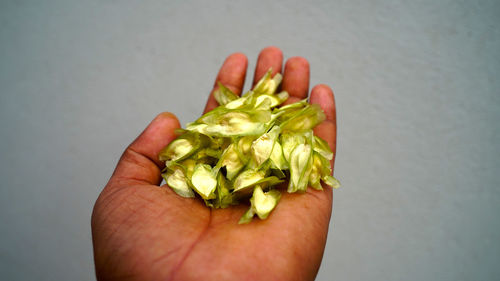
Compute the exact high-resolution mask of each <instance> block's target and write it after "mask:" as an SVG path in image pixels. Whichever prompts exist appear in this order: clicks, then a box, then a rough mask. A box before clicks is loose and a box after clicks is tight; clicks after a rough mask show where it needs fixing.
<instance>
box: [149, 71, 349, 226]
mask: <svg viewBox="0 0 500 281" xmlns="http://www.w3.org/2000/svg"><path fill="white" fill-rule="evenodd" d="M281 80H282V76H281V75H280V74H276V75H275V76H274V77H271V71H269V72H267V74H266V75H265V76H264V77H263V78H262V79H261V80H260V81H259V82H258V83H257V84H256V85H255V87H254V88H253V89H252V90H250V91H248V92H247V93H245V94H244V95H243V96H242V97H239V96H237V95H235V94H234V93H232V92H231V91H230V90H229V89H228V88H226V87H225V86H224V85H222V84H219V89H218V90H217V91H215V92H214V97H215V99H216V100H217V102H218V103H219V104H220V106H219V107H217V108H215V109H214V110H212V111H210V112H208V113H206V114H205V115H203V116H201V117H200V118H199V119H198V120H196V121H195V122H192V123H189V124H187V126H186V128H185V129H180V130H179V131H178V137H177V138H176V139H175V140H174V141H172V142H171V143H170V144H169V145H168V146H167V147H165V148H164V149H163V150H162V151H161V152H160V154H159V158H160V160H161V161H165V169H164V170H163V171H162V176H163V178H164V179H165V181H166V182H167V184H168V186H170V188H172V190H174V191H175V192H176V193H177V194H179V195H180V196H183V197H195V196H199V197H201V198H202V199H203V200H204V202H205V204H206V205H207V206H209V207H212V208H227V207H228V206H230V205H236V204H239V203H240V202H242V201H245V200H248V199H249V198H250V208H249V209H248V211H247V212H246V213H245V214H244V215H243V216H242V217H241V219H240V221H239V223H248V222H250V221H251V220H252V218H253V217H254V215H257V216H258V217H259V218H260V219H265V218H267V216H268V215H269V213H270V212H271V211H272V210H273V209H274V208H275V207H276V205H277V204H278V201H279V199H280V197H281V193H280V191H279V190H278V189H276V186H277V184H279V183H281V182H284V181H288V189H287V192H290V193H292V192H305V191H306V189H307V187H308V186H310V187H312V188H314V189H319V190H322V187H321V181H323V182H324V183H325V184H326V185H329V186H331V187H333V188H338V187H339V182H338V181H337V180H336V179H335V178H334V177H333V176H332V170H331V167H330V160H331V159H332V158H333V153H332V151H331V150H330V147H329V146H328V143H327V142H326V141H324V140H322V139H321V138H319V137H317V136H315V135H314V134H313V130H312V129H313V128H314V127H315V126H316V125H318V124H319V123H321V122H322V121H323V120H324V119H325V115H324V113H323V111H322V110H321V108H320V107H319V106H318V105H311V104H309V103H308V102H307V101H306V100H302V101H300V102H297V103H293V104H289V105H286V106H282V107H278V106H279V105H280V104H282V103H283V102H285V101H286V99H287V98H288V93H287V92H286V91H282V92H280V93H276V90H277V88H278V86H279V84H280V83H281Z"/></svg>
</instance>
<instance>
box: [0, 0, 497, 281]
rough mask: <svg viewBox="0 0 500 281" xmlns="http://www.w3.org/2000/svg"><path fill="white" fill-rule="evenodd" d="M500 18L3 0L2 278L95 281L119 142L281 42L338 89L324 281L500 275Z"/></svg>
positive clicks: (358, 4) (453, 4) (184, 107)
mask: <svg viewBox="0 0 500 281" xmlns="http://www.w3.org/2000/svg"><path fill="white" fill-rule="evenodd" d="M499 23H500V3H499V2H498V1H435V0H428V1H403V0H395V1H355V0H345V1H278V0H274V1H224V2H218V1H113V0H108V1H95V0H93V1H68V0H61V1H17V0H16V1H6V0H3V1H1V3H0V136H1V137H0V149H1V152H0V155H1V156H0V178H1V180H2V181H1V189H0V223H1V226H0V279H2V280H92V279H94V278H95V277H94V269H93V260H92V247H91V245H92V244H91V235H90V214H91V210H92V206H93V204H94V201H95V199H96V198H97V196H98V194H99V192H100V190H101V189H102V187H103V186H104V185H105V183H106V181H107V179H108V178H109V176H110V175H111V172H112V171H113V169H114V165H115V164H116V162H117V160H118V158H119V156H120V154H121V152H122V151H123V149H124V148H125V147H126V146H127V145H128V144H129V143H130V142H131V141H132V140H133V139H134V138H135V137H136V136H137V135H138V134H139V133H140V132H141V131H142V129H143V128H144V127H145V126H146V125H147V124H148V123H149V121H150V120H151V119H152V118H153V117H154V116H155V115H156V114H157V113H159V112H162V111H171V112H173V113H175V114H176V115H177V116H179V118H180V120H181V123H182V124H185V123H186V122H189V121H192V120H194V119H195V118H196V117H197V116H199V114H200V112H201V111H202V109H203V107H204V103H205V101H206V97H207V95H208V92H209V90H210V88H211V86H212V83H213V79H214V78H215V75H216V72H217V70H218V68H219V67H220V65H221V64H222V62H223V60H224V59H225V57H226V56H227V55H229V54H230V53H232V52H236V51H239V52H244V53H246V54H247V55H248V58H249V60H250V69H252V70H253V67H254V66H255V60H256V57H257V54H258V52H259V51H260V50H261V49H262V48H263V47H266V46H269V45H276V46H278V47H280V48H281V49H282V50H283V52H284V54H285V57H286V58H287V57H291V56H297V55H300V56H304V57H306V58H307V59H308V60H309V61H310V63H311V75H312V81H311V86H312V85H314V84H317V83H326V84H329V85H331V86H332V88H333V89H334V92H335V94H336V100H337V108H338V148H337V151H338V156H337V162H336V171H335V175H336V177H338V178H339V179H340V180H341V182H342V188H341V189H339V190H336V191H335V192H334V212H333V216H332V222H331V227H330V233H329V236H328V244H327V248H326V251H325V256H324V259H323V263H322V266H321V269H320V272H319V275H318V278H317V279H318V280H343V281H349V280H380V281H382V280H384V281H386V280H499V279H500V267H499V266H498V264H499V261H500V234H499V233H500V219H499V218H498V215H499V213H500V207H499V206H500V188H499V185H500V180H499V175H498V174H499V168H500V160H499V159H500V147H499V144H500V125H499V124H498V121H499V120H500V90H499V89H500V79H499V73H500V51H499V50H500V28H499ZM249 80H251V78H249V79H247V84H246V85H247V88H248V85H249ZM263 239H265V238H263ZM304 243H307V241H304Z"/></svg>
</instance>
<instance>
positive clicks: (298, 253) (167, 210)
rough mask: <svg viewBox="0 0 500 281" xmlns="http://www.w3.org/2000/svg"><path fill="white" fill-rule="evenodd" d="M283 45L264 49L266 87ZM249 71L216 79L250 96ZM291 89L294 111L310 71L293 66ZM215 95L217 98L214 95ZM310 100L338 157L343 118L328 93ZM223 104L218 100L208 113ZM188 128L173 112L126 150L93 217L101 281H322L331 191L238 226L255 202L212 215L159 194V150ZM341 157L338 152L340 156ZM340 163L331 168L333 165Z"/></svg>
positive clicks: (227, 70)
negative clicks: (338, 129) (319, 111)
mask: <svg viewBox="0 0 500 281" xmlns="http://www.w3.org/2000/svg"><path fill="white" fill-rule="evenodd" d="M282 61H283V55H282V53H281V51H280V50H279V49H278V48H275V47H268V48H265V49H264V50H262V51H261V53H260V55H259V58H258V61H257V65H256V69H255V75H254V80H253V81H254V83H255V82H257V81H258V80H259V79H260V78H261V77H262V76H263V75H264V74H265V73H266V71H267V70H268V69H269V68H270V67H272V69H273V75H274V74H275V73H277V72H280V71H281V68H282ZM246 70H247V58H246V57H245V55H243V54H239V53H236V54H232V55H230V56H229V57H228V58H227V59H226V61H225V62H224V64H223V65H222V67H221V69H220V71H219V74H218V75H217V78H216V83H215V87H214V90H215V89H217V82H221V83H222V84H223V85H225V86H227V87H228V88H229V89H231V90H232V91H233V92H234V93H237V94H241V92H242V88H243V84H244V80H245V76H246ZM282 89H283V90H286V91H288V93H289V94H290V98H289V99H288V100H287V102H286V104H289V103H293V102H297V101H299V100H302V99H304V98H306V97H307V96H308V89H309V64H308V62H307V60H305V59H304V58H301V57H293V58H290V59H288V61H287V63H286V65H285V68H284V74H283V84H282ZM212 92H213V91H212ZM310 102H311V103H316V104H319V105H320V106H321V108H322V109H323V111H324V112H325V115H326V120H325V121H323V123H321V124H319V125H318V126H317V127H316V128H315V129H314V133H315V134H316V135H318V136H320V137H321V138H323V139H324V140H326V141H327V142H328V143H329V144H330V148H331V149H332V151H333V152H335V142H336V119H335V103H334V98H333V93H332V91H331V89H330V88H329V87H328V86H325V85H317V86H316V87H314V88H313V89H312V90H311V94H310ZM217 105H218V104H217V102H216V101H215V99H214V98H213V95H212V94H210V97H209V99H208V102H207V105H206V107H205V112H207V111H210V110H212V109H214V108H215V107H216V106H217ZM179 127H180V125H179V122H178V121H177V119H176V117H175V116H174V115H173V114H171V113H162V114H160V115H158V116H157V117H156V118H155V119H154V120H153V121H152V122H151V123H150V124H149V126H148V127H147V128H146V129H145V130H144V132H142V134H141V135H140V136H139V137H138V138H137V139H136V140H135V141H134V142H133V143H132V144H131V145H130V146H129V147H128V148H127V149H126V150H125V152H124V153H123V155H122V157H121V159H120V161H119V163H118V165H117V167H116V169H115V171H114V173H113V175H112V177H111V179H110V180H109V182H108V184H107V185H106V187H105V188H104V189H103V191H102V193H101V194H100V196H99V198H98V199H97V202H96V204H95V206H94V211H93V214H92V238H93V245H94V258H95V266H96V275H97V279H98V280H313V279H314V278H315V276H316V274H317V271H318V269H319V266H320V263H321V259H322V256H323V251H324V248H325V243H326V238H327V233H328V225H329V221H330V215H331V208H332V190H331V188H329V187H328V186H325V188H324V190H323V191H317V190H314V189H312V188H308V190H307V192H306V193H304V194H289V193H287V192H283V193H282V198H281V200H280V203H279V204H278V205H277V206H276V208H275V209H274V210H273V212H272V213H271V215H270V216H269V217H268V218H267V219H266V220H259V219H254V220H253V221H252V222H251V223H249V224H246V225H240V224H238V220H239V219H240V217H241V215H242V214H243V213H244V212H245V211H246V210H247V209H248V206H246V205H240V206H231V207H229V208H226V209H210V208H207V207H206V206H205V204H204V203H203V202H202V201H201V200H198V199H196V198H193V199H191V198H183V197H180V196H179V195H177V194H175V192H173V191H172V190H171V189H170V188H167V187H166V185H165V186H162V187H160V186H159V185H160V184H161V181H162V178H161V170H162V168H163V163H162V162H160V161H159V160H158V153H159V152H160V150H161V149H162V148H163V147H165V146H166V145H167V144H168V143H170V142H171V141H172V140H173V139H174V138H175V134H174V130H175V129H177V128H179ZM334 156H335V154H334ZM333 161H334V159H333V160H332V162H331V164H332V166H333Z"/></svg>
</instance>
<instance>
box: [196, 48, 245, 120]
mask: <svg viewBox="0 0 500 281" xmlns="http://www.w3.org/2000/svg"><path fill="white" fill-rule="evenodd" d="M247 65H248V60H247V57H246V56H245V55H244V54H242V53H234V54H232V55H230V56H229V57H227V58H226V60H225V61H224V63H223V64H222V66H221V68H220V70H219V74H217V78H216V79H215V83H214V87H213V89H212V91H211V92H210V96H209V97H208V101H207V104H206V106H205V110H204V111H203V113H207V112H208V111H210V110H212V109H214V108H216V107H217V106H219V103H217V101H216V100H215V98H214V95H213V93H214V92H215V91H216V90H217V89H218V88H219V85H218V84H219V82H220V83H221V84H222V85H224V86H226V87H227V88H229V90H231V91H232V92H233V93H235V94H237V95H240V94H241V91H242V89H243V85H244V84H245V76H246V73H247Z"/></svg>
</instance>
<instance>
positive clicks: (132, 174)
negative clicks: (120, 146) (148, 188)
mask: <svg viewBox="0 0 500 281" xmlns="http://www.w3.org/2000/svg"><path fill="white" fill-rule="evenodd" d="M178 128H180V125H179V121H178V120H177V118H176V117H175V115H173V114H172V113H168V112H165V113H161V114H159V115H158V116H156V118H155V119H154V120H153V121H151V123H150V124H149V125H148V127H147V128H146V129H145V130H144V131H143V132H142V133H141V134H140V135H139V137H137V139H136V140H135V141H134V142H132V144H130V145H129V147H128V148H127V149H126V150H125V152H124V153H123V155H122V157H121V158H120V161H119V162H118V165H117V166H116V169H115V171H114V173H113V176H112V177H111V179H110V180H109V184H108V186H112V185H114V184H117V183H131V182H133V183H136V184H154V185H159V184H160V183H161V169H162V168H163V163H162V162H161V161H160V160H159V159H158V154H159V153H160V151H161V150H162V149H163V148H164V147H165V146H167V145H168V144H169V143H170V142H171V141H172V140H174V139H175V137H176V136H175V132H174V131H175V129H178Z"/></svg>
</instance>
